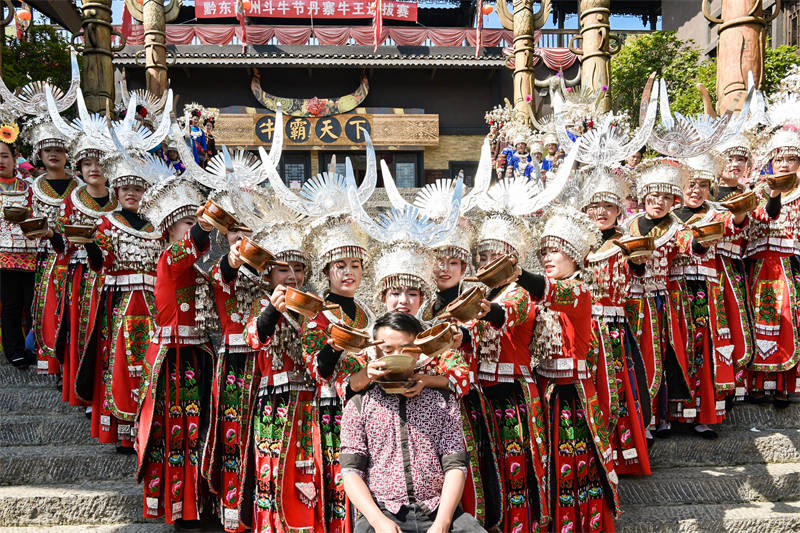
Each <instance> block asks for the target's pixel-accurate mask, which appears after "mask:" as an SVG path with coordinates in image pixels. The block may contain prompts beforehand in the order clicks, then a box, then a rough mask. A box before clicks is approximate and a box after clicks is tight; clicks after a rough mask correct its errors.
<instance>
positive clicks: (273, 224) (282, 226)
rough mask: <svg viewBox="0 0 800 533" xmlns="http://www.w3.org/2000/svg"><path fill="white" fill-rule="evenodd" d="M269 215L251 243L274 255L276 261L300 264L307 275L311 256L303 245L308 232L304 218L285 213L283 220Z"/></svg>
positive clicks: (281, 217)
mask: <svg viewBox="0 0 800 533" xmlns="http://www.w3.org/2000/svg"><path fill="white" fill-rule="evenodd" d="M271 214H272V215H273V216H272V218H271V220H270V221H269V223H268V224H267V225H266V226H265V227H263V228H261V229H259V230H258V231H257V232H256V233H255V234H254V235H253V241H254V242H255V243H256V244H258V245H260V246H263V247H264V248H265V249H267V250H269V251H270V252H272V253H273V254H275V257H276V258H277V259H278V261H285V262H289V261H293V262H297V263H302V264H303V265H304V266H305V267H306V275H308V272H309V270H310V269H311V256H310V254H309V253H308V252H307V251H306V248H305V245H304V241H305V239H306V232H307V230H308V224H307V223H306V221H305V220H304V217H302V216H297V215H293V214H289V213H285V215H286V218H284V217H283V216H275V213H271ZM270 268H271V267H270Z"/></svg>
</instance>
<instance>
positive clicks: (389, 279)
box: [370, 241, 436, 299]
mask: <svg viewBox="0 0 800 533" xmlns="http://www.w3.org/2000/svg"><path fill="white" fill-rule="evenodd" d="M370 262H371V263H372V265H373V269H374V270H373V272H374V274H373V275H374V278H375V282H376V285H377V289H378V291H377V295H376V297H378V298H380V297H381V296H383V293H384V291H386V290H387V289H399V288H402V287H413V288H416V289H420V290H421V291H422V292H423V294H424V296H425V298H426V299H428V298H431V296H432V295H433V292H434V287H435V286H436V285H435V282H434V280H433V268H434V266H435V264H436V257H435V255H434V254H433V252H432V251H431V249H430V248H428V247H427V246H423V245H421V244H419V243H415V242H410V241H403V242H399V243H393V244H385V245H383V246H381V247H380V248H379V249H378V251H377V253H376V254H375V255H374V257H373V259H372V260H371V261H370Z"/></svg>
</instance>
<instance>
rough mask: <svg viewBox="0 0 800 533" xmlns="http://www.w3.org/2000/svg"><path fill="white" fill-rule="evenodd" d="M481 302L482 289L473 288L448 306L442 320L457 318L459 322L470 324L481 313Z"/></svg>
mask: <svg viewBox="0 0 800 533" xmlns="http://www.w3.org/2000/svg"><path fill="white" fill-rule="evenodd" d="M481 300H483V291H482V290H481V289H480V287H471V288H470V289H468V290H466V291H464V292H462V293H461V294H460V295H459V297H458V298H456V299H455V300H453V301H452V302H450V303H449V304H447V307H445V309H444V313H443V314H442V315H441V316H440V318H442V319H447V318H455V319H456V320H458V321H459V322H469V321H470V320H472V319H473V318H475V317H476V316H478V314H479V313H480V312H481Z"/></svg>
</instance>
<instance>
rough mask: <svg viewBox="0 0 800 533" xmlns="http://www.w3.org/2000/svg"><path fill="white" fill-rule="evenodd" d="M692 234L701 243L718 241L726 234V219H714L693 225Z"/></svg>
mask: <svg viewBox="0 0 800 533" xmlns="http://www.w3.org/2000/svg"><path fill="white" fill-rule="evenodd" d="M691 229H692V235H694V238H695V239H696V240H697V242H699V243H700V244H707V243H710V242H714V241H718V240H720V239H721V238H722V236H723V235H724V234H725V221H723V220H713V221H711V222H703V223H699V224H694V225H693V226H691Z"/></svg>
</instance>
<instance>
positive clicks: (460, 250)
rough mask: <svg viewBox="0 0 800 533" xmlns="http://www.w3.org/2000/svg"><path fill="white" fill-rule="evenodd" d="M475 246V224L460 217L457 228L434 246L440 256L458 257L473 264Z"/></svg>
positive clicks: (468, 263)
mask: <svg viewBox="0 0 800 533" xmlns="http://www.w3.org/2000/svg"><path fill="white" fill-rule="evenodd" d="M474 246H475V226H474V225H473V224H472V222H470V221H469V220H467V219H466V218H464V217H460V218H459V219H458V222H457V223H456V228H455V230H454V231H453V232H452V233H450V235H448V236H447V237H445V238H444V239H442V240H441V241H439V242H438V243H437V244H436V245H435V246H434V252H435V253H436V256H437V257H439V258H448V257H457V258H458V259H461V260H462V261H464V262H465V263H466V264H467V265H470V264H472V249H473V247H474Z"/></svg>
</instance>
